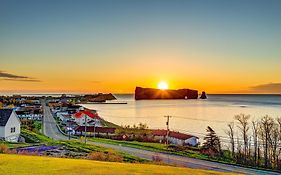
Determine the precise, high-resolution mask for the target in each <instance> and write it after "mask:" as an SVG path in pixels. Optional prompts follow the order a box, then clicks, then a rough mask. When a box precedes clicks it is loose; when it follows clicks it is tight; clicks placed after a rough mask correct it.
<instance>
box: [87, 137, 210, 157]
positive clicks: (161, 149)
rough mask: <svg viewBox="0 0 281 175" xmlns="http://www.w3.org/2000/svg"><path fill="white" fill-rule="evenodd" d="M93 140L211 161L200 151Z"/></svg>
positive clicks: (102, 139) (144, 143)
mask: <svg viewBox="0 0 281 175" xmlns="http://www.w3.org/2000/svg"><path fill="white" fill-rule="evenodd" d="M91 140H92V141H94V142H100V143H108V144H114V145H121V146H127V147H132V148H138V149H144V150H149V151H156V152H163V153H170V154H175V155H180V156H187V157H192V158H198V159H205V160H208V159H209V158H208V156H206V155H203V154H201V153H199V152H198V151H193V150H185V151H175V150H173V149H171V148H169V147H168V146H167V145H165V144H160V143H148V142H138V141H119V140H112V139H104V138H91Z"/></svg>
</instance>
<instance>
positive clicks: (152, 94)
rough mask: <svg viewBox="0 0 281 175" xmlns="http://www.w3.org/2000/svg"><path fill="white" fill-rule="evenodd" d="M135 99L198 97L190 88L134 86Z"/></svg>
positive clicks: (195, 91) (196, 92)
mask: <svg viewBox="0 0 281 175" xmlns="http://www.w3.org/2000/svg"><path fill="white" fill-rule="evenodd" d="M135 99H136V100H153V99H198V91H197V90H192V89H178V90H171V89H169V90H161V89H154V88H142V87H136V90H135Z"/></svg>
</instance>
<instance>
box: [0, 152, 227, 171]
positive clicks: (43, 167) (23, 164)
mask: <svg viewBox="0 0 281 175" xmlns="http://www.w3.org/2000/svg"><path fill="white" fill-rule="evenodd" d="M0 165H1V166H0V174H10V175H30V174H40V175H50V174H52V175H60V174H67V175H76V174H77V175H81V174H83V175H92V174H95V175H113V174H120V175H143V174H148V175H184V174H190V175H205V174H211V175H220V174H225V173H219V172H214V171H205V170H198V169H190V168H179V167H171V166H162V165H150V164H132V163H116V162H115V163H112V162H100V161H92V160H82V159H63V158H50V157H38V156H23V155H9V154H0ZM229 174H230V173H229Z"/></svg>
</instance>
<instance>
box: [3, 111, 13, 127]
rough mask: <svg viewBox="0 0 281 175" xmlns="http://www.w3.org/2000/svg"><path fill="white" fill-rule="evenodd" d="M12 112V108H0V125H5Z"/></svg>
mask: <svg viewBox="0 0 281 175" xmlns="http://www.w3.org/2000/svg"><path fill="white" fill-rule="evenodd" d="M12 112H13V110H12V109H0V126H6V123H7V122H8V120H9V118H10V116H11V114H12Z"/></svg>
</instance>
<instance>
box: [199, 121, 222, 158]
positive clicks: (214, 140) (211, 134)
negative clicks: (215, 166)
mask: <svg viewBox="0 0 281 175" xmlns="http://www.w3.org/2000/svg"><path fill="white" fill-rule="evenodd" d="M206 131H207V134H206V136H205V137H204V140H205V142H204V143H203V148H204V149H207V150H210V151H213V152H214V153H215V154H219V155H220V154H221V143H220V139H219V137H218V136H217V134H216V132H215V131H214V130H213V129H212V128H211V127H210V126H208V127H207V130H206Z"/></svg>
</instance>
